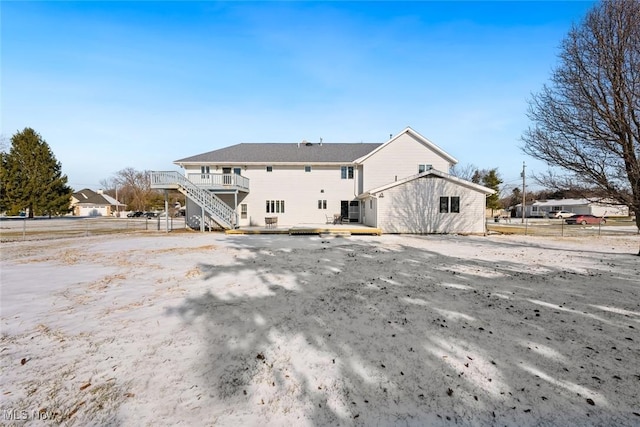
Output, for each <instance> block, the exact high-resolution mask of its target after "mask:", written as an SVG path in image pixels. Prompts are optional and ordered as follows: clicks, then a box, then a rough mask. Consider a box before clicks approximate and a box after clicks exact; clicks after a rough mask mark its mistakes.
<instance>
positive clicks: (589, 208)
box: [514, 199, 629, 218]
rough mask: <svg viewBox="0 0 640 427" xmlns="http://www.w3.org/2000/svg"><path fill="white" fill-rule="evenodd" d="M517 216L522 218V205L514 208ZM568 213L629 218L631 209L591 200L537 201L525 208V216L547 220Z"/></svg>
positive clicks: (603, 201) (608, 202)
mask: <svg viewBox="0 0 640 427" xmlns="http://www.w3.org/2000/svg"><path fill="white" fill-rule="evenodd" d="M514 209H515V216H516V217H521V216H522V204H521V203H520V204H518V205H516V206H514ZM557 211H568V212H573V213H574V214H579V215H595V216H606V217H612V216H620V217H624V216H629V207H628V206H625V205H619V204H615V203H612V202H611V201H607V200H600V201H597V200H590V199H555V200H536V201H534V202H532V203H528V204H527V205H526V206H525V211H524V214H525V216H526V217H531V218H546V217H548V216H549V214H550V213H551V212H557Z"/></svg>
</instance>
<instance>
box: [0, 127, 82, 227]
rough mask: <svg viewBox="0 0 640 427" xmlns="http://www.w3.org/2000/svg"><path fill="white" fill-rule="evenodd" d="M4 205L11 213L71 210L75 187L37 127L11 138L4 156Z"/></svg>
mask: <svg viewBox="0 0 640 427" xmlns="http://www.w3.org/2000/svg"><path fill="white" fill-rule="evenodd" d="M0 160H1V161H0V166H1V167H0V182H1V183H2V185H1V191H0V207H1V208H2V209H3V210H6V211H7V213H8V214H9V215H16V214H18V213H19V212H20V211H24V210H28V212H29V218H33V216H34V215H49V216H51V215H60V214H65V213H67V212H68V211H69V205H70V203H71V194H72V193H73V191H72V189H71V188H70V187H69V186H67V177H66V175H62V167H61V165H60V162H58V161H57V160H56V158H55V156H54V155H53V152H52V151H51V148H49V145H48V144H47V142H46V141H45V140H44V139H42V137H41V136H40V135H39V134H38V133H37V132H36V131H34V130H33V129H31V128H25V129H24V130H23V131H22V132H18V133H16V134H15V135H13V136H12V137H11V149H10V150H9V152H8V153H2V157H1V159H0Z"/></svg>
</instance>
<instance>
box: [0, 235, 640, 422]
mask: <svg viewBox="0 0 640 427" xmlns="http://www.w3.org/2000/svg"><path fill="white" fill-rule="evenodd" d="M639 243H640V242H639V239H638V237H637V236H628V237H600V238H597V237H589V238H584V239H581V238H564V239H563V238H544V237H532V236H489V237H480V236H474V237H464V236H391V235H385V236H381V237H348V238H338V237H335V238H333V237H317V236H313V237H310V236H298V237H289V236H225V235H222V234H216V233H204V234H200V233H186V232H181V233H171V234H161V233H158V234H142V235H140V234H137V235H135V234H134V235H128V236H115V235H114V236H95V237H86V238H80V239H61V240H55V241H51V240H47V241H35V242H16V243H5V244H2V246H0V250H1V251H2V260H1V265H0V267H1V277H0V278H1V295H0V297H1V306H0V308H1V313H0V321H1V328H2V330H1V332H2V335H1V342H0V374H1V384H2V386H1V390H0V409H1V410H2V413H1V414H0V424H14V423H15V424H18V425H22V424H27V425H42V424H43V423H42V421H43V420H46V419H49V420H50V419H54V420H55V421H62V422H63V423H65V424H73V425H108V424H111V425H150V426H155V425H230V426H236V425H266V426H280V425H297V426H298V425H299V426H310V425H343V426H350V425H367V426H369V425H383V426H385V425H420V426H423V425H436V426H437V425H451V424H454V423H457V424H460V425H469V426H484V425H486V426H490V425H491V426H492V425H519V426H530V425H581V426H584V425H587V426H588V425H606V426H632V425H636V426H637V425H640V399H639V398H638V396H639V395H640V334H639V333H638V332H639V330H640V258H638V257H637V256H635V254H636V253H637V252H638V246H639Z"/></svg>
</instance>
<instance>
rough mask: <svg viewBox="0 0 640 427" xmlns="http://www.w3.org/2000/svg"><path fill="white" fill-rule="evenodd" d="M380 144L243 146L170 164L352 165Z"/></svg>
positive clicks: (261, 144) (215, 151)
mask: <svg viewBox="0 0 640 427" xmlns="http://www.w3.org/2000/svg"><path fill="white" fill-rule="evenodd" d="M380 145H382V144H371V143H359V144H331V143H329V144H327V143H323V144H318V143H313V144H311V143H306V144H305V143H300V144H295V143H294V144H289V143H256V144H250V143H243V144H236V145H232V146H230V147H226V148H221V149H219V150H214V151H209V152H208V153H203V154H198V155H195V156H191V157H186V158H184V159H180V160H176V161H175V162H174V163H177V164H181V163H204V162H211V163H242V162H246V163H323V162H328V163H334V162H335V163H340V162H352V161H354V160H356V159H358V158H360V157H362V156H364V155H366V154H368V153H370V152H371V151H373V150H375V149H376V148H377V147H379V146H380Z"/></svg>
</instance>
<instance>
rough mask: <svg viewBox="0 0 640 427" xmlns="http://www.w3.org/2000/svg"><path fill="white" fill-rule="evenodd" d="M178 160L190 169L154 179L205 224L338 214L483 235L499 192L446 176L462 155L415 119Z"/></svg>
mask: <svg viewBox="0 0 640 427" xmlns="http://www.w3.org/2000/svg"><path fill="white" fill-rule="evenodd" d="M174 163H175V164H177V165H179V166H181V167H182V168H183V169H184V172H185V175H184V176H183V175H181V174H179V173H177V172H152V174H151V177H152V187H153V188H162V189H178V190H180V191H182V192H183V193H184V194H185V195H186V196H187V202H186V217H187V223H188V224H189V226H191V227H193V228H201V229H203V230H204V229H205V227H213V226H214V224H213V222H215V223H217V224H218V226H219V227H221V228H234V227H238V226H240V227H242V226H263V225H265V222H266V218H267V217H277V218H278V224H279V225H300V224H305V223H307V224H318V223H325V222H330V221H331V220H332V218H333V217H334V216H340V217H342V218H343V220H344V221H349V222H358V223H362V224H365V225H370V226H374V227H377V228H380V229H381V230H382V231H383V232H386V233H456V232H459V233H483V232H484V221H485V218H484V212H485V205H486V201H485V198H486V195H487V194H492V193H493V190H491V189H489V188H486V187H483V186H480V185H477V184H473V183H471V182H468V181H464V180H461V179H458V178H455V177H453V176H450V175H449V174H448V173H447V172H448V171H449V170H450V168H451V167H452V166H453V165H454V164H456V163H457V160H456V159H455V158H453V157H452V156H450V155H449V154H447V153H446V152H445V151H444V150H442V149H441V148H439V147H438V146H436V145H435V144H433V143H432V142H431V141H429V140H428V139H427V138H425V137H423V136H422V135H420V134H419V133H418V132H416V131H414V130H413V129H411V128H409V127H407V128H406V129H404V130H403V131H402V132H400V133H399V134H398V135H396V136H394V137H392V138H391V139H389V140H388V141H387V142H385V143H383V144H370V143H366V144H365V143H359V144H358V143H355V144H335V143H323V142H322V140H321V141H320V142H319V143H310V142H307V141H303V142H302V143H297V144H296V143H293V144H287V143H272V144H237V145H233V146H230V147H226V148H222V149H219V150H215V151H211V152H208V153H203V154H199V155H196V156H192V157H187V158H184V159H180V160H177V161H175V162H174ZM445 205H446V206H445ZM202 218H204V222H203V221H201V219H202Z"/></svg>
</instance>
